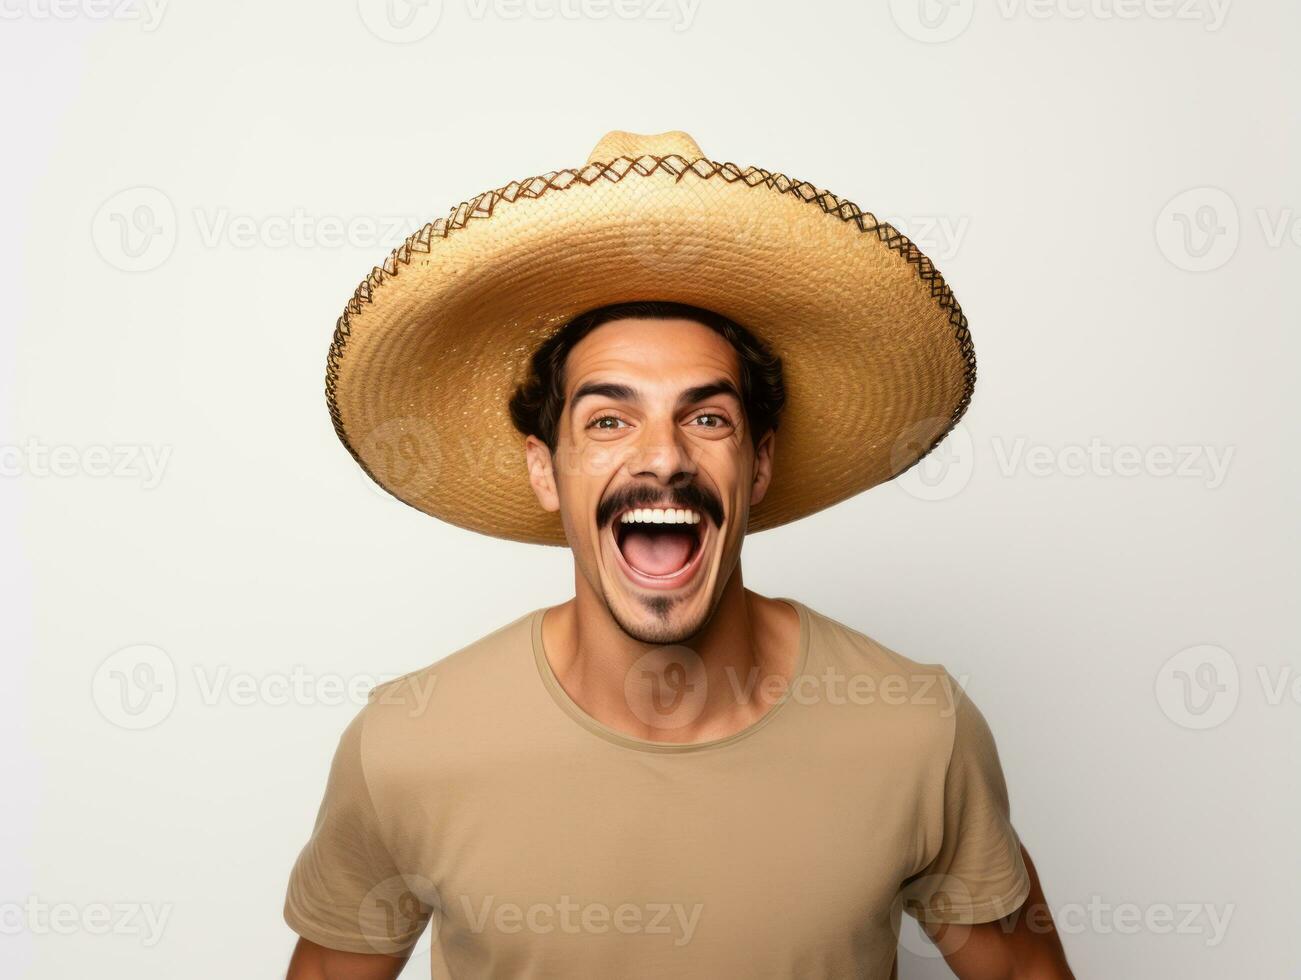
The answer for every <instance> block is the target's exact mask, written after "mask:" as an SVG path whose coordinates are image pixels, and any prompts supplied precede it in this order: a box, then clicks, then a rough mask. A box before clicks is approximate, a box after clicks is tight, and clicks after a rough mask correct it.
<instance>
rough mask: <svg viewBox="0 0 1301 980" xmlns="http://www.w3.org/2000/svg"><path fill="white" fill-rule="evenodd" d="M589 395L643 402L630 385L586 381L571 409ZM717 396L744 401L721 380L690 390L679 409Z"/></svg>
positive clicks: (577, 393)
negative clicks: (729, 396)
mask: <svg viewBox="0 0 1301 980" xmlns="http://www.w3.org/2000/svg"><path fill="white" fill-rule="evenodd" d="M589 395H592V396H602V397H605V398H609V399H612V400H614V401H620V402H634V403H636V402H640V401H641V395H639V394H638V393H637V390H636V389H635V388H632V387H630V386H629V385H625V384H619V383H617V382H614V381H585V382H583V383H582V384H581V385H579V386H578V390H577V391H575V392H574V398H573V401H571V402H570V409H571V410H572V409H573V406H575V405H577V404H578V403H579V401H581V400H582V399H584V398H586V397H588V396H589ZM715 395H731V396H732V397H733V398H735V399H736V400H737V402H738V403H741V401H742V399H741V393H740V392H739V391H737V390H736V385H734V384H732V382H730V381H728V380H727V378H719V379H718V380H717V381H711V382H709V383H708V384H703V385H696V386H695V387H694V388H688V389H687V390H686V391H684V392H683V393H682V394H681V395H680V396H679V397H678V408H685V407H686V406H688V405H694V404H695V403H696V402H702V401H704V400H705V399H706V398H713V397H714V396H715Z"/></svg>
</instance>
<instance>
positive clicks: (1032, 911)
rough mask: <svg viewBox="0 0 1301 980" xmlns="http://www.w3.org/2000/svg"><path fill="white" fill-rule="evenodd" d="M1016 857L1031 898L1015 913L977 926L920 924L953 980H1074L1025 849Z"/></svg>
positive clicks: (1037, 877) (1028, 897)
mask: <svg viewBox="0 0 1301 980" xmlns="http://www.w3.org/2000/svg"><path fill="white" fill-rule="evenodd" d="M1021 857H1022V858H1023V859H1024V860H1025V866H1026V870H1028V871H1029V872H1030V894H1029V895H1028V896H1027V897H1026V900H1025V902H1024V903H1023V904H1022V905H1021V907H1020V908H1019V909H1017V910H1016V911H1015V912H1012V913H1010V914H1008V915H1006V916H1004V917H1003V918H1001V919H996V920H994V921H993V922H981V923H979V924H977V925H957V924H945V923H925V922H923V923H922V929H923V930H924V931H925V932H926V934H927V935H928V936H930V938H931V940H932V941H933V942H934V943H935V945H936V946H938V947H939V949H940V952H942V953H943V954H944V960H945V962H947V963H948V964H949V968H950V969H952V970H953V973H954V975H955V976H957V977H958V980H1075V978H1074V974H1073V973H1071V968H1070V967H1069V966H1067V964H1066V953H1065V951H1064V950H1063V949H1062V943H1061V940H1060V939H1059V938H1058V936H1057V929H1056V927H1055V926H1054V925H1053V917H1052V912H1051V910H1050V909H1049V908H1048V902H1047V900H1046V899H1045V898H1044V893H1043V889H1042V888H1041V887H1040V885H1039V875H1038V874H1037V873H1036V872H1035V868H1034V864H1033V862H1031V860H1030V855H1029V854H1028V853H1027V852H1026V849H1025V848H1024V847H1022V848H1021Z"/></svg>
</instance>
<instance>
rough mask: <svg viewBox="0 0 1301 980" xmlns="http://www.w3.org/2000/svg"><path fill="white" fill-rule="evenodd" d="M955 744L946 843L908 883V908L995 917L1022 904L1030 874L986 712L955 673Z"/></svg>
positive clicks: (935, 917)
mask: <svg viewBox="0 0 1301 980" xmlns="http://www.w3.org/2000/svg"><path fill="white" fill-rule="evenodd" d="M945 682H946V686H947V688H948V691H949V703H950V704H952V705H953V717H954V725H953V747H952V751H951V753H950V755H949V763H948V768H947V770H946V772H945V778H944V798H943V800H942V801H936V805H938V806H939V807H941V810H942V816H941V830H940V840H939V849H938V852H937V853H936V854H935V856H934V858H933V859H932V860H931V861H930V863H929V864H927V865H926V867H924V868H923V869H922V870H921V871H920V872H918V873H917V874H914V875H912V876H911V877H910V878H908V879H907V880H906V881H905V882H904V886H903V889H902V892H901V894H902V898H903V907H904V909H905V910H906V911H907V912H908V913H909V914H910V915H912V916H914V917H915V918H918V919H923V920H926V921H931V922H962V923H977V922H990V921H993V920H994V919H999V918H1002V917H1003V916H1005V915H1007V914H1009V913H1011V912H1013V911H1015V910H1016V909H1018V908H1020V906H1021V904H1022V903H1023V902H1024V901H1025V899H1026V896H1027V895H1028V894H1029V893H1030V874H1029V872H1028V871H1027V869H1026V866H1025V861H1024V859H1023V858H1022V857H1021V841H1020V839H1019V838H1018V837H1017V834H1016V831H1015V829H1013V827H1012V822H1011V819H1010V812H1009V805H1008V796H1007V785H1006V783H1005V781H1004V779H1003V769H1002V766H1001V764H1000V763H999V759H998V749H997V747H996V746H995V744H994V736H993V734H992V733H991V732H990V730H989V725H988V724H987V723H986V721H985V718H984V715H982V714H981V713H980V710H979V709H978V708H977V707H976V705H975V703H974V702H973V701H972V700H971V698H969V697H968V696H967V695H966V693H965V692H964V691H963V690H962V687H961V686H960V685H959V684H957V683H956V682H955V681H954V680H953V679H952V677H951V676H950V675H948V674H947V672H946V675H945Z"/></svg>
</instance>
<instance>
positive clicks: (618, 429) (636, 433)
mask: <svg viewBox="0 0 1301 980" xmlns="http://www.w3.org/2000/svg"><path fill="white" fill-rule="evenodd" d="M564 380H565V406H564V411H563V414H562V415H561V418H560V423H559V430H558V437H557V449H556V455H555V459H554V461H553V460H552V457H551V455H550V453H549V452H548V451H547V448H546V446H545V445H544V444H543V443H542V442H541V441H540V440H538V439H536V438H534V437H530V438H529V440H528V443H529V447H528V457H529V467H530V474H531V478H532V481H533V486H534V490H535V491H536V492H537V495H538V500H539V502H540V503H541V504H542V506H543V507H544V508H546V509H547V510H556V509H559V511H560V516H561V520H562V522H563V524H564V528H565V533H566V535H567V537H568V540H569V545H570V547H571V548H572V549H573V552H574V560H575V563H576V565H577V567H578V570H579V571H580V572H581V573H582V575H583V577H584V578H585V579H586V580H587V582H588V583H589V584H590V585H591V587H592V589H593V591H594V592H595V593H596V594H597V595H599V596H601V597H602V598H603V599H604V602H605V604H606V606H607V608H608V609H609V610H610V613H611V615H612V616H613V618H614V620H615V621H616V622H617V623H618V624H619V625H620V627H621V628H622V629H623V630H624V632H625V633H627V634H628V635H629V636H632V637H634V638H636V639H638V640H641V641H642V642H645V643H661V644H665V643H680V642H683V641H684V640H686V639H687V638H689V637H690V636H692V635H694V634H695V633H697V632H698V631H699V630H700V629H701V628H702V627H703V626H704V625H705V623H706V622H707V621H708V619H709V617H710V615H711V614H712V613H713V610H714V608H715V607H716V606H717V604H718V601H719V599H720V598H721V595H722V591H723V588H724V586H725V585H726V584H727V581H728V579H729V578H730V576H731V574H732V570H733V568H734V567H735V566H736V563H737V560H738V559H739V557H740V553H741V543H742V540H743V538H744V537H745V527H746V523H747V521H748V518H749V512H750V507H751V505H752V504H756V503H758V502H759V501H760V500H761V499H762V498H763V494H764V491H765V490H766V489H767V485H768V479H769V476H770V474H771V453H772V443H773V437H772V433H771V432H770V433H768V434H766V435H765V436H764V438H763V440H762V441H761V442H760V445H759V447H758V449H757V450H756V448H755V447H754V445H753V443H752V440H751V436H750V431H749V428H748V422H747V420H746V418H745V413H744V411H743V408H742V404H741V400H740V391H741V379H740V371H739V362H738V355H737V353H736V350H735V349H734V348H733V347H732V345H731V344H730V343H728V341H727V340H726V339H725V338H724V337H723V336H721V335H720V334H718V333H716V332H715V331H713V330H711V329H709V328H708V327H706V326H703V325H702V324H699V323H696V322H694V321H692V320H661V319H649V320H641V319H627V320H614V321H611V322H610V323H607V324H603V325H602V326H600V327H597V328H596V329H595V330H593V331H592V332H591V333H589V334H588V335H587V336H586V337H584V338H583V339H582V340H581V341H579V342H578V343H577V344H576V345H575V346H574V348H573V349H572V350H571V351H570V352H569V357H568V360H567V361H566V365H565V379H564ZM655 511H662V512H664V513H663V515H660V514H656V513H655ZM638 512H641V513H640V514H639V513H638ZM684 512H685V513H684ZM625 515H628V517H627V518H626V517H625ZM661 516H663V517H664V520H663V521H662V522H660V521H658V520H657V519H658V518H660V517H661ZM632 518H640V519H637V520H631V519H632Z"/></svg>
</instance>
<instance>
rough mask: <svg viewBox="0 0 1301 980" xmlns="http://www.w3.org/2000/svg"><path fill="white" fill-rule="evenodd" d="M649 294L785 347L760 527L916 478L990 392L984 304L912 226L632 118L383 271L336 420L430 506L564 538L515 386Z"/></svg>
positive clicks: (352, 305) (370, 293) (492, 528)
mask: <svg viewBox="0 0 1301 980" xmlns="http://www.w3.org/2000/svg"><path fill="white" fill-rule="evenodd" d="M634 300H664V301H670V302H679V303H687V304H690V305H693V306H698V307H704V308H705V309H709V310H714V311H716V312H718V313H721V314H723V315H724V316H727V317H730V318H731V319H733V320H735V321H736V322H738V323H740V324H742V325H744V326H745V327H747V328H748V329H749V330H751V331H752V332H753V333H755V334H756V335H758V336H759V337H760V338H762V339H763V340H765V341H766V342H767V343H768V345H769V346H770V347H771V348H772V349H773V350H774V352H775V353H777V354H778V355H780V356H781V358H782V360H783V367H784V371H785V382H786V407H785V410H784V412H783V414H782V417H781V422H780V427H779V429H778V434H777V442H776V454H775V457H774V471H773V479H772V483H771V485H770V487H769V490H768V493H767V495H766V496H765V497H764V499H763V500H762V501H761V502H760V503H759V504H757V505H756V506H755V507H753V508H752V510H751V512H750V521H749V526H748V528H747V530H748V531H750V532H753V531H760V530H764V529H765V528H771V527H776V526H778V525H780V524H785V523H787V522H789V521H793V520H796V519H797V518H800V517H803V516H805V515H807V514H811V513H813V512H815V511H818V510H821V509H822V508H824V507H827V506H830V505H831V504H834V503H836V502H838V501H840V500H844V499H845V498H847V497H850V496H853V495H854V494H856V493H859V492H861V491H863V490H866V489H867V488H869V487H872V486H874V485H876V484H878V483H881V482H884V481H886V480H889V479H891V478H893V477H894V476H897V475H898V474H899V473H901V472H903V471H904V470H905V469H907V468H908V467H909V466H911V465H913V464H914V463H916V462H917V461H918V460H919V459H921V458H922V457H923V456H925V455H926V454H927V453H928V452H930V450H931V449H932V448H934V446H935V444H936V443H938V442H939V441H940V439H942V438H943V437H944V435H945V434H946V433H947V432H948V431H949V430H950V429H951V428H952V427H953V426H954V425H955V424H956V423H957V421H958V420H959V419H960V418H961V417H962V414H963V412H964V411H965V410H966V407H967V404H968V402H969V401H970V399H971V392H972V388H973V386H974V384H975V378H976V360H975V353H974V351H973V349H972V344H971V337H970V334H969V333H968V332H967V321H966V317H964V316H963V314H962V310H961V309H960V308H959V306H958V303H957V301H956V300H955V299H954V296H953V292H952V290H950V289H949V287H948V286H947V285H946V284H945V282H944V280H943V278H942V277H941V276H940V274H939V272H937V271H936V269H935V267H934V266H933V265H932V264H931V261H930V260H929V259H928V258H926V256H924V255H922V253H921V252H920V251H919V250H918V249H917V247H916V246H915V245H913V243H912V242H910V241H909V240H908V239H907V238H906V237H904V236H903V235H902V234H900V232H899V231H897V230H896V229H894V228H892V227H891V226H890V225H888V224H885V223H883V222H879V221H877V220H876V218H874V217H873V216H872V215H871V214H868V213H867V212H864V211H862V210H860V209H859V208H858V206H857V205H855V204H852V203H850V202H849V201H847V200H845V199H844V198H841V197H837V196H836V195H834V194H832V193H830V192H828V191H825V190H822V189H820V188H817V187H815V186H814V185H812V184H808V183H805V182H803V181H799V180H794V179H791V178H789V177H786V176H784V175H783V174H778V173H772V172H770V171H767V170H763V169H760V168H758V167H739V166H737V165H735V164H732V163H720V162H717V161H714V160H710V159H708V158H706V157H705V156H704V155H703V154H702V153H701V151H700V148H699V147H698V146H697V145H696V144H695V142H694V141H693V140H692V139H691V137H689V136H688V135H687V134H686V133H682V132H672V133H662V134H660V135H657V136H639V135H634V134H632V133H624V132H612V133H609V134H607V135H606V136H605V137H604V138H603V139H602V140H601V142H600V143H598V144H597V146H596V149H595V150H593V151H592V154H591V156H589V157H588V160H587V163H585V164H583V165H582V166H579V167H575V168H572V169H565V170H555V171H551V172H549V173H545V174H542V175H541V176H537V177H526V178H524V179H523V180H517V181H512V182H511V183H509V184H507V185H506V186H504V187H500V188H498V189H497V190H492V191H487V192H485V193H483V194H480V195H479V196H478V197H475V198H473V199H472V200H470V201H468V202H466V203H463V204H460V205H458V206H457V207H455V208H453V209H452V211H451V213H450V215H449V216H448V217H446V218H441V219H439V220H438V221H435V222H433V223H432V224H427V225H425V226H424V227H423V228H422V229H420V231H419V232H417V233H416V234H414V235H412V236H411V237H410V238H408V239H407V240H406V242H405V243H404V244H403V245H402V246H401V247H399V248H398V249H396V250H394V252H393V253H392V254H391V255H390V256H389V257H388V258H387V259H386V260H385V262H384V264H383V265H382V266H380V267H377V268H375V269H374V270H372V272H371V273H370V275H368V276H367V277H366V279H365V280H364V281H363V282H362V283H361V285H360V286H358V287H357V291H356V293H354V295H353V297H352V300H351V301H350V302H349V303H348V305H347V307H346V309H345V310H344V313H343V315H342V316H341V317H340V318H339V321H338V324H337V327H336V329H335V333H334V341H333V343H332V344H331V345H330V353H329V358H328V364H327V371H326V385H325V387H326V396H327V400H328V403H329V408H330V416H331V418H332V419H333V421H334V428H335V431H336V432H337V433H338V435H339V438H340V439H341V440H342V441H343V444H344V445H345V446H346V447H347V448H348V450H349V451H350V452H351V453H352V455H353V456H354V457H355V458H356V460H357V462H359V463H360V464H361V465H362V467H363V468H364V469H365V470H366V472H367V473H368V474H369V475H370V476H371V478H372V479H374V480H375V481H376V482H377V483H379V484H380V486H382V487H384V488H385V489H386V490H388V491H389V492H390V493H392V494H393V495H394V496H396V497H397V498H398V499H400V500H403V501H405V502H406V503H408V504H410V505H411V506H412V507H416V508H418V509H419V510H422V511H424V512H425V513H428V514H432V515H433V516H435V517H438V518H440V519H442V520H444V521H448V522H450V523H452V524H455V525H458V526H460V527H464V528H469V529H471V530H474V531H480V532H483V533H486V534H491V535H494V536H497V537H503V538H510V539H513V540H518V541H527V542H536V543H540V544H564V543H565V535H564V531H563V530H562V527H561V523H560V518H559V516H558V515H557V514H555V513H549V512H547V511H544V510H542V508H541V507H540V506H539V505H538V503H537V500H536V498H535V497H534V495H533V491H532V488H531V487H530V485H529V481H528V476H527V469H526V466H525V461H524V437H523V436H522V435H520V434H519V433H518V432H517V431H516V430H515V428H514V427H513V426H512V424H511V420H510V415H509V412H508V410H507V403H508V400H509V398H510V396H511V393H512V392H513V391H514V388H515V385H516V384H517V383H518V382H520V381H521V380H522V379H523V378H524V376H525V372H526V370H527V367H528V360H529V357H530V355H531V354H532V352H533V350H534V349H535V347H536V346H537V345H538V344H539V343H540V342H541V341H542V340H543V339H544V338H545V337H546V336H547V335H548V334H549V333H550V332H552V331H553V330H555V329H556V328H558V327H559V326H560V325H561V324H563V323H565V322H566V321H568V320H569V319H571V318H572V317H574V316H576V315H577V314H579V313H582V312H584V311H586V310H590V309H593V308H595V307H599V306H606V305H608V304H612V303H620V302H627V301H634Z"/></svg>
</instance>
